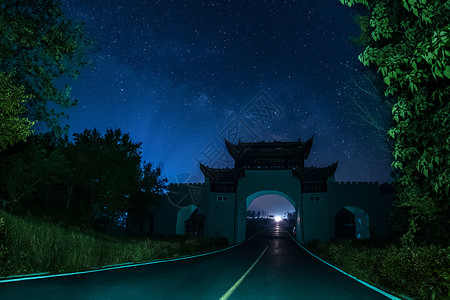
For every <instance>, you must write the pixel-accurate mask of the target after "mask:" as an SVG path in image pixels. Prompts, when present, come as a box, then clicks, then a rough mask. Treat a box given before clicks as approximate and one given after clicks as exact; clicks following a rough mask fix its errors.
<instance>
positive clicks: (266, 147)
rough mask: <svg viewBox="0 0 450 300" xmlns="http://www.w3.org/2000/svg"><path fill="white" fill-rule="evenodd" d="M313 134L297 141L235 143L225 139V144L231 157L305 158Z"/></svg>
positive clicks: (309, 148)
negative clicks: (305, 139)
mask: <svg viewBox="0 0 450 300" xmlns="http://www.w3.org/2000/svg"><path fill="white" fill-rule="evenodd" d="M313 139H314V136H312V137H311V138H310V139H309V140H307V141H306V142H302V141H301V140H300V139H299V140H298V141H297V142H279V141H274V142H264V141H263V142H254V143H243V142H241V141H239V142H238V143H237V144H234V143H231V142H229V141H227V140H226V139H225V146H226V147H227V150H228V152H229V153H230V155H231V157H233V159H235V160H238V159H249V158H267V159H270V158H286V157H291V158H294V157H298V158H303V159H307V158H308V156H309V153H310V151H311V146H312V143H313Z"/></svg>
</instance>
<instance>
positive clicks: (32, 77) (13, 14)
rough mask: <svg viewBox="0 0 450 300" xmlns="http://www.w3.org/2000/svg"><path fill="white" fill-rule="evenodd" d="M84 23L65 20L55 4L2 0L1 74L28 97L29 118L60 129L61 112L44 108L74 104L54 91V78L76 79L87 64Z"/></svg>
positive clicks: (67, 93)
mask: <svg viewBox="0 0 450 300" xmlns="http://www.w3.org/2000/svg"><path fill="white" fill-rule="evenodd" d="M83 26H84V25H83V24H82V23H75V22H73V21H71V20H68V19H67V18H66V17H65V16H64V14H63V12H62V10H61V4H60V2H59V1H57V0H5V1H2V2H1V4H0V32H2V35H1V37H0V71H1V72H6V73H12V74H13V76H12V80H13V81H14V82H15V83H16V84H17V85H19V86H24V88H25V93H26V94H29V95H32V96H31V97H30V98H29V99H28V102H27V106H28V108H29V111H28V116H29V117H30V119H31V120H37V121H44V122H45V123H46V124H47V126H49V127H50V128H52V129H53V130H60V127H59V118H60V117H61V116H63V115H64V114H63V113H62V112H60V113H58V112H56V111H55V110H54V109H53V108H52V109H51V108H49V106H48V105H47V104H48V101H50V102H52V105H53V106H61V107H63V108H68V107H71V106H73V105H75V104H76V100H74V99H72V98H71V96H70V87H69V86H67V85H66V86H65V88H64V89H59V88H58V87H57V84H56V83H55V81H54V80H55V79H56V78H60V77H62V76H70V77H74V78H76V77H77V76H78V75H79V69H80V68H81V67H82V66H84V65H85V64H86V63H87V60H86V58H85V57H86V54H87V53H88V51H90V48H91V47H92V45H93V41H92V40H90V39H87V38H86V36H85V33H84V27H83Z"/></svg>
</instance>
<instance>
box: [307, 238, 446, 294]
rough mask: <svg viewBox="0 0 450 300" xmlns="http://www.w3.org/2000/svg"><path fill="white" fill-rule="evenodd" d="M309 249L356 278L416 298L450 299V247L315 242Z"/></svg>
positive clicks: (380, 242)
mask: <svg viewBox="0 0 450 300" xmlns="http://www.w3.org/2000/svg"><path fill="white" fill-rule="evenodd" d="M308 248H310V249H312V251H313V252H315V253H316V254H318V255H319V256H321V257H323V258H324V259H326V260H328V261H329V262H330V263H332V264H335V265H337V266H339V267H340V268H342V269H343V270H344V271H346V272H348V273H349V274H352V275H353V276H355V277H357V278H360V279H363V280H366V281H368V282H371V283H372V284H374V285H376V286H379V287H382V288H387V289H390V290H393V291H395V292H396V293H397V295H398V294H406V295H408V296H410V297H414V299H445V298H447V297H449V296H450V272H449V270H450V247H446V248H441V247H438V246H434V245H428V246H417V245H416V246H412V247H401V246H399V245H397V244H396V243H393V242H382V241H377V242H376V241H375V242H374V241H370V240H369V241H344V242H335V243H327V244H326V243H318V242H316V243H312V244H308Z"/></svg>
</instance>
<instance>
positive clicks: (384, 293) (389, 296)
mask: <svg viewBox="0 0 450 300" xmlns="http://www.w3.org/2000/svg"><path fill="white" fill-rule="evenodd" d="M289 236H290V237H291V239H292V240H293V241H294V242H296V243H297V245H299V246H300V247H301V248H302V249H303V250H305V251H306V252H308V254H310V255H312V256H313V257H315V258H317V259H318V260H320V261H321V262H323V263H324V264H326V265H328V266H330V267H332V268H333V269H335V270H337V271H339V272H341V273H342V274H344V275H347V276H348V277H350V278H352V279H354V280H356V281H358V282H359V283H361V284H362V285H365V286H366V287H368V288H369V289H372V290H374V291H376V292H378V293H380V294H381V295H383V296H385V297H387V298H389V299H391V300H401V299H400V298H398V297H396V296H394V295H391V294H389V293H388V292H385V291H383V290H382V289H379V288H377V287H376V286H373V285H371V284H370V283H367V282H365V281H362V280H361V279H358V278H356V277H355V276H353V275H350V274H348V273H347V272H345V271H343V270H341V269H339V268H338V267H336V266H333V265H332V264H330V263H329V262H326V261H324V260H323V259H321V258H320V257H318V256H316V255H314V254H313V253H312V252H310V251H309V250H308V249H306V248H305V247H303V246H302V245H301V244H300V243H299V242H298V241H297V240H296V239H295V238H294V237H293V236H292V235H290V234H289Z"/></svg>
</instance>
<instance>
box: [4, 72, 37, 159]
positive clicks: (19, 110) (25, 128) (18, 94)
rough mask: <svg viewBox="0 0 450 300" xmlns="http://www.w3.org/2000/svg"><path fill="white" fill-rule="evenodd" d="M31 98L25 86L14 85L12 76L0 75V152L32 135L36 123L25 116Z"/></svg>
mask: <svg viewBox="0 0 450 300" xmlns="http://www.w3.org/2000/svg"><path fill="white" fill-rule="evenodd" d="M29 98H30V96H27V95H25V89H24V87H23V86H22V87H17V86H15V85H14V83H13V80H12V74H8V75H6V74H5V73H0V152H1V151H2V150H5V149H6V148H7V147H8V146H11V145H14V144H15V143H17V142H19V141H24V140H25V139H26V138H27V137H28V136H29V135H31V133H32V131H31V128H32V126H33V124H34V122H30V121H29V120H28V118H25V117H24V116H23V114H24V113H25V112H26V109H25V107H24V104H25V103H26V101H27V100H28V99H29Z"/></svg>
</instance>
